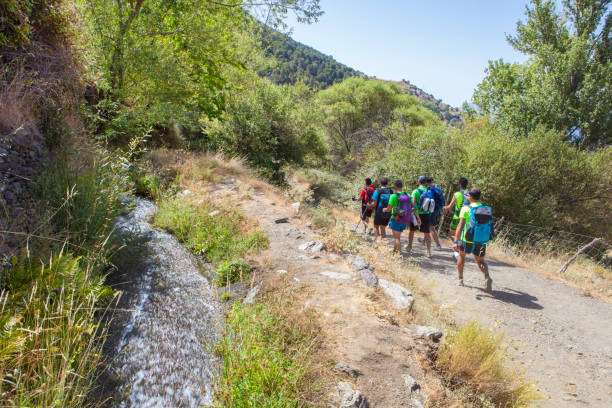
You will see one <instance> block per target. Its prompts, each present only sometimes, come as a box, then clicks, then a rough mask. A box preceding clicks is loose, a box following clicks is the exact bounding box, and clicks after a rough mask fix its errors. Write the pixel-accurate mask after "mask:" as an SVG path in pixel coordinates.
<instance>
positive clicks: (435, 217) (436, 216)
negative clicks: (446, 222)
mask: <svg viewBox="0 0 612 408" xmlns="http://www.w3.org/2000/svg"><path fill="white" fill-rule="evenodd" d="M439 223H440V211H436V212H433V213H431V221H430V222H429V225H430V226H432V227H437V226H438V224H439Z"/></svg>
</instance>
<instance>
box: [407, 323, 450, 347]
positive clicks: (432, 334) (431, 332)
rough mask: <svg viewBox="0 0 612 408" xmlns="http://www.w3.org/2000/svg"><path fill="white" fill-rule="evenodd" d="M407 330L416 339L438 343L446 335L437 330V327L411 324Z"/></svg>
mask: <svg viewBox="0 0 612 408" xmlns="http://www.w3.org/2000/svg"><path fill="white" fill-rule="evenodd" d="M406 330H407V331H408V332H410V333H411V334H412V335H413V336H414V337H416V338H419V339H425V340H431V341H433V342H436V343H437V342H438V341H440V339H441V338H442V336H443V335H444V333H443V332H442V330H439V329H436V328H435V327H431V326H419V325H418V324H411V325H410V326H408V328H407V329H406Z"/></svg>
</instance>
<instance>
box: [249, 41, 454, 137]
mask: <svg viewBox="0 0 612 408" xmlns="http://www.w3.org/2000/svg"><path fill="white" fill-rule="evenodd" d="M262 47H263V48H264V50H265V52H266V54H267V55H268V56H271V57H274V58H275V59H276V61H277V64H276V65H275V66H271V67H268V68H266V69H264V70H262V71H260V72H259V74H260V75H261V76H264V77H267V78H269V79H270V80H271V81H272V82H274V83H277V84H295V83H296V82H297V81H299V80H301V81H304V83H306V84H307V85H309V86H311V87H313V88H317V89H325V88H327V87H329V86H331V85H333V84H335V83H338V82H342V81H343V80H344V79H346V78H348V77H351V76H356V75H359V76H366V77H367V75H365V74H364V73H362V72H359V71H357V70H355V69H353V68H351V67H348V66H346V65H344V64H341V63H339V62H338V61H336V60H335V59H334V58H333V57H332V56H331V55H325V54H323V53H322V52H320V51H317V50H315V49H314V48H312V47H309V46H307V45H304V44H302V43H300V42H298V41H295V40H294V39H292V38H291V37H290V36H288V35H286V34H283V33H280V32H278V31H275V30H269V29H267V30H264V31H263V32H262ZM391 82H394V83H396V84H397V85H399V86H400V88H402V90H403V91H404V93H408V94H410V95H413V96H415V97H416V98H417V99H418V100H419V101H420V102H421V103H422V104H423V106H425V107H426V108H428V109H430V110H432V111H433V112H435V113H436V114H438V115H439V117H440V119H442V120H444V121H445V122H447V123H449V124H451V125H459V124H461V123H463V120H462V119H461V111H460V110H459V109H457V108H454V107H452V106H450V105H448V104H446V103H444V102H442V100H441V99H437V98H436V97H434V96H433V95H431V94H429V93H427V92H425V91H423V90H422V89H420V88H419V87H417V86H415V85H413V84H411V83H410V82H409V81H406V80H402V81H391Z"/></svg>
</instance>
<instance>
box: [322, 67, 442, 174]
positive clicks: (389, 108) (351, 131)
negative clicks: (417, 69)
mask: <svg viewBox="0 0 612 408" xmlns="http://www.w3.org/2000/svg"><path fill="white" fill-rule="evenodd" d="M316 100H317V103H318V104H320V105H321V110H322V117H323V120H322V127H323V129H324V132H325V135H326V136H327V142H328V145H329V150H330V153H331V155H332V159H333V160H334V164H335V165H339V164H342V163H345V162H347V161H349V160H353V159H361V158H362V155H363V154H364V153H365V152H366V151H367V150H368V149H371V148H372V147H375V146H381V145H383V144H385V143H389V142H391V141H393V139H394V136H395V133H396V132H406V131H408V129H410V128H412V127H418V126H423V125H425V124H429V123H435V122H437V121H438V120H437V118H436V117H435V115H434V114H433V113H432V112H431V111H429V110H428V109H426V108H424V107H423V106H422V105H420V104H419V103H418V101H417V100H416V99H415V98H414V97H412V96H410V95H406V94H404V93H403V92H402V91H401V89H400V88H399V87H398V86H397V85H395V84H391V83H387V82H383V81H377V80H367V79H364V78H349V79H347V80H345V81H344V82H342V83H340V84H336V85H334V86H332V87H330V88H328V89H326V90H324V91H321V92H319V93H318V94H317V99H316Z"/></svg>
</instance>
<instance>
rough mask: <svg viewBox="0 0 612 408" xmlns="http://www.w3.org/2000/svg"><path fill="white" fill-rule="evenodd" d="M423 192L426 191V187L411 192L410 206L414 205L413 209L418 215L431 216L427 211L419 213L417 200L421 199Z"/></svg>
mask: <svg viewBox="0 0 612 408" xmlns="http://www.w3.org/2000/svg"><path fill="white" fill-rule="evenodd" d="M425 191H427V187H425V186H421V187H418V188H415V189H414V191H413V192H412V204H414V207H415V208H416V209H418V210H419V214H431V213H430V212H428V211H421V209H420V208H419V200H420V199H421V194H423V193H424V192H425Z"/></svg>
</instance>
